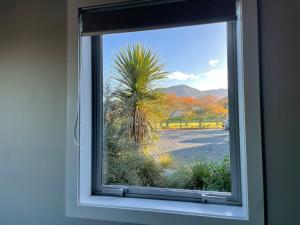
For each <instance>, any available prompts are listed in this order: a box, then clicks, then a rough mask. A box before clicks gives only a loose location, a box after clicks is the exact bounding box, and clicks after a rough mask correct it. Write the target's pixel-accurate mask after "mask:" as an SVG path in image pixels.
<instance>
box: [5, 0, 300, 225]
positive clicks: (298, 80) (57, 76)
mask: <svg viewBox="0 0 300 225" xmlns="http://www.w3.org/2000/svg"><path fill="white" fill-rule="evenodd" d="M259 2H260V5H261V9H260V15H261V44H262V48H261V56H262V57H261V63H262V93H263V108H264V140H265V159H266V175H267V176H266V181H267V189H266V190H267V192H266V196H267V203H268V204H267V207H268V211H267V212H268V221H269V224H270V225H282V224H285V225H296V224H299V221H300V214H299V213H298V210H299V205H298V204H299V200H300V192H299V190H298V189H299V186H300V180H299V179H298V177H299V171H300V166H299V165H300V164H299V162H298V161H299V158H300V143H299V140H300V135H299V134H300V132H299V127H300V119H299V116H300V103H299V102H300V101H299V100H300V91H299V84H300V72H299V62H298V61H299V59H300V42H299V40H300V29H299V26H300V24H299V23H300V1H299V0H289V1H284V0H277V1H274V0H260V1H259ZM287 3H288V4H287ZM0 27H1V31H0V32H1V35H0V105H1V106H0V190H1V191H0V224H1V225H21V224H22V225H23V224H26V225H40V224H43V225H71V224H72V225H105V224H112V223H107V222H101V221H92V220H82V219H74V218H66V217H65V211H64V199H65V193H64V190H65V189H64V187H65V184H64V178H65V177H64V174H65V130H66V2H65V1H63V0H26V1H21V0H1V4H0Z"/></svg>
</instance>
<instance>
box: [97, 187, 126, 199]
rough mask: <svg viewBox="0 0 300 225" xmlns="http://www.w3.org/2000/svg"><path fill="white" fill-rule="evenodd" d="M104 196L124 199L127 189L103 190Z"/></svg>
mask: <svg viewBox="0 0 300 225" xmlns="http://www.w3.org/2000/svg"><path fill="white" fill-rule="evenodd" d="M100 192H101V194H102V195H109V196H118V197H124V194H125V192H126V188H105V187H104V188H101V191H100Z"/></svg>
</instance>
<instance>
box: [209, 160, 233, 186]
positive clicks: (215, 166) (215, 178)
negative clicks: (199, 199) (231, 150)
mask: <svg viewBox="0 0 300 225" xmlns="http://www.w3.org/2000/svg"><path fill="white" fill-rule="evenodd" d="M209 170H210V172H209V173H210V176H209V177H208V179H207V180H206V181H205V183H206V184H205V189H207V190H210V191H225V192H230V191H231V171H230V159H229V156H226V157H225V158H224V159H223V160H222V161H221V162H219V163H212V164H211V165H210V167H209Z"/></svg>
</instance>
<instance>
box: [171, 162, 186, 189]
mask: <svg viewBox="0 0 300 225" xmlns="http://www.w3.org/2000/svg"><path fill="white" fill-rule="evenodd" d="M190 184H191V170H190V168H189V167H187V166H181V167H179V168H177V169H176V170H175V171H173V172H171V173H170V174H168V175H166V187H168V188H177V189H189V188H190V186H191V185H190Z"/></svg>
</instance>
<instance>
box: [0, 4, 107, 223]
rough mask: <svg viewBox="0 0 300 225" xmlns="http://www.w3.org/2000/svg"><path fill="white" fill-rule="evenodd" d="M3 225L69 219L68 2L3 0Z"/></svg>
mask: <svg viewBox="0 0 300 225" xmlns="http://www.w3.org/2000/svg"><path fill="white" fill-rule="evenodd" d="M0 27H1V29H0V224H1V225H100V224H101V225H106V224H111V223H106V222H100V221H91V220H81V219H73V218H66V217H65V205H64V204H65V193H64V192H65V183H64V182H65V133H66V109H67V107H66V93H67V92H66V1H64V0H26V1H23V0H1V1H0Z"/></svg>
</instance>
